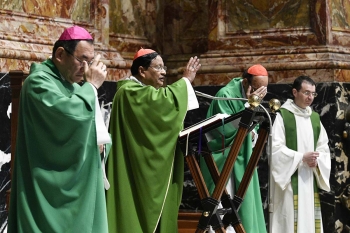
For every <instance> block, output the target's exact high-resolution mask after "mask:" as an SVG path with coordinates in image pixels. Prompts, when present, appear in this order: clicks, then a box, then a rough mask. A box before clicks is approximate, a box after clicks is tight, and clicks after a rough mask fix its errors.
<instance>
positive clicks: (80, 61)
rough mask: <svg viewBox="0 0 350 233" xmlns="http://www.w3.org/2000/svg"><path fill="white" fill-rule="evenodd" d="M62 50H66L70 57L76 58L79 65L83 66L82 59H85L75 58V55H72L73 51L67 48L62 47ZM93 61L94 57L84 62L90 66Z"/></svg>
mask: <svg viewBox="0 0 350 233" xmlns="http://www.w3.org/2000/svg"><path fill="white" fill-rule="evenodd" d="M63 49H64V51H66V52H67V53H68V54H69V55H71V56H72V57H74V58H75V60H77V61H78V62H79V63H80V66H84V63H83V62H84V61H85V60H80V59H79V58H77V57H76V56H74V55H73V53H71V52H70V51H69V50H68V49H66V48H63ZM93 62H94V59H92V60H91V61H90V62H88V61H86V63H87V64H88V66H91V64H92V63H93Z"/></svg>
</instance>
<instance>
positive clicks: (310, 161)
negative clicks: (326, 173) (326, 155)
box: [303, 151, 319, 167]
mask: <svg viewBox="0 0 350 233" xmlns="http://www.w3.org/2000/svg"><path fill="white" fill-rule="evenodd" d="M318 157H319V153H318V152H314V151H312V152H306V153H305V154H304V156H303V162H305V163H307V165H309V167H316V166H317V158H318Z"/></svg>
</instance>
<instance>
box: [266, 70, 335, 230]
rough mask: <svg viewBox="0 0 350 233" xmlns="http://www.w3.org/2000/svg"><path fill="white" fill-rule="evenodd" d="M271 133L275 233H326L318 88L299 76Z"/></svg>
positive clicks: (325, 156)
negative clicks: (321, 195) (316, 104)
mask: <svg viewBox="0 0 350 233" xmlns="http://www.w3.org/2000/svg"><path fill="white" fill-rule="evenodd" d="M292 94H293V97H294V99H293V100H292V99H288V100H287V101H286V102H285V103H284V104H283V105H282V106H281V108H280V110H279V112H278V113H277V116H276V120H275V122H274V125H273V128H272V156H271V157H272V161H271V173H272V174H271V175H272V177H273V182H272V184H271V185H272V188H271V189H270V190H272V192H273V193H272V197H273V198H272V204H273V206H272V210H273V212H272V219H271V224H272V233H274V232H284V233H303V232H315V233H323V226H322V215H321V205H320V198H319V189H323V190H325V191H330V186H329V176H330V171H331V159H330V151H329V147H328V136H327V133H326V131H325V129H324V127H323V125H322V123H321V121H320V116H319V114H318V113H316V112H314V111H313V110H312V109H311V107H310V105H311V104H312V102H313V101H314V98H315V97H316V96H317V92H316V84H315V82H314V81H313V80H312V79H311V78H310V77H308V76H299V77H298V78H296V79H295V80H294V83H293V86H292Z"/></svg>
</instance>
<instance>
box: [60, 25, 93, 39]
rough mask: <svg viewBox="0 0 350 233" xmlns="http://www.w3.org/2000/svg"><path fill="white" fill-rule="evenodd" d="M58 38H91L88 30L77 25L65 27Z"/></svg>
mask: <svg viewBox="0 0 350 233" xmlns="http://www.w3.org/2000/svg"><path fill="white" fill-rule="evenodd" d="M58 40H93V38H92V36H91V35H90V33H89V32H88V31H86V30H85V29H84V28H82V27H79V26H73V27H70V28H66V29H65V30H64V32H63V33H62V35H61V36H60V38H59V39H58Z"/></svg>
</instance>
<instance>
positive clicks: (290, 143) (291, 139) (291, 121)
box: [279, 108, 321, 233]
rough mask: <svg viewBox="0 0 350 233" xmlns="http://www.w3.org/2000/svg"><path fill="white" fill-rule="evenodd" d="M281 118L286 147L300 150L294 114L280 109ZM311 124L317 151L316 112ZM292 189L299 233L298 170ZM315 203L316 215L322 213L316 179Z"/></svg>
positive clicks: (317, 223)
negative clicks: (318, 212)
mask: <svg viewBox="0 0 350 233" xmlns="http://www.w3.org/2000/svg"><path fill="white" fill-rule="evenodd" d="M279 111H280V113H281V116H282V118H283V122H284V127H285V134H286V146H287V147H288V148H289V149H292V150H295V151H297V150H298V143H297V132H296V129H297V127H296V121H295V117H294V114H293V113H291V112H290V111H288V110H287V109H283V108H281V109H279ZM310 118H311V124H312V129H313V134H314V149H316V146H317V141H318V138H319V135H320V130H321V126H320V116H319V115H318V114H317V113H316V112H312V113H311V116H310ZM291 180H292V188H293V196H294V232H295V233H296V232H297V224H298V222H297V219H298V216H297V214H298V170H296V171H295V173H294V174H293V175H292V178H291ZM314 201H315V213H317V211H320V209H321V206H320V198H319V194H318V188H317V184H316V179H314ZM317 216H319V215H318V214H315V232H316V233H319V232H320V229H321V219H320V218H316V217H317Z"/></svg>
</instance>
